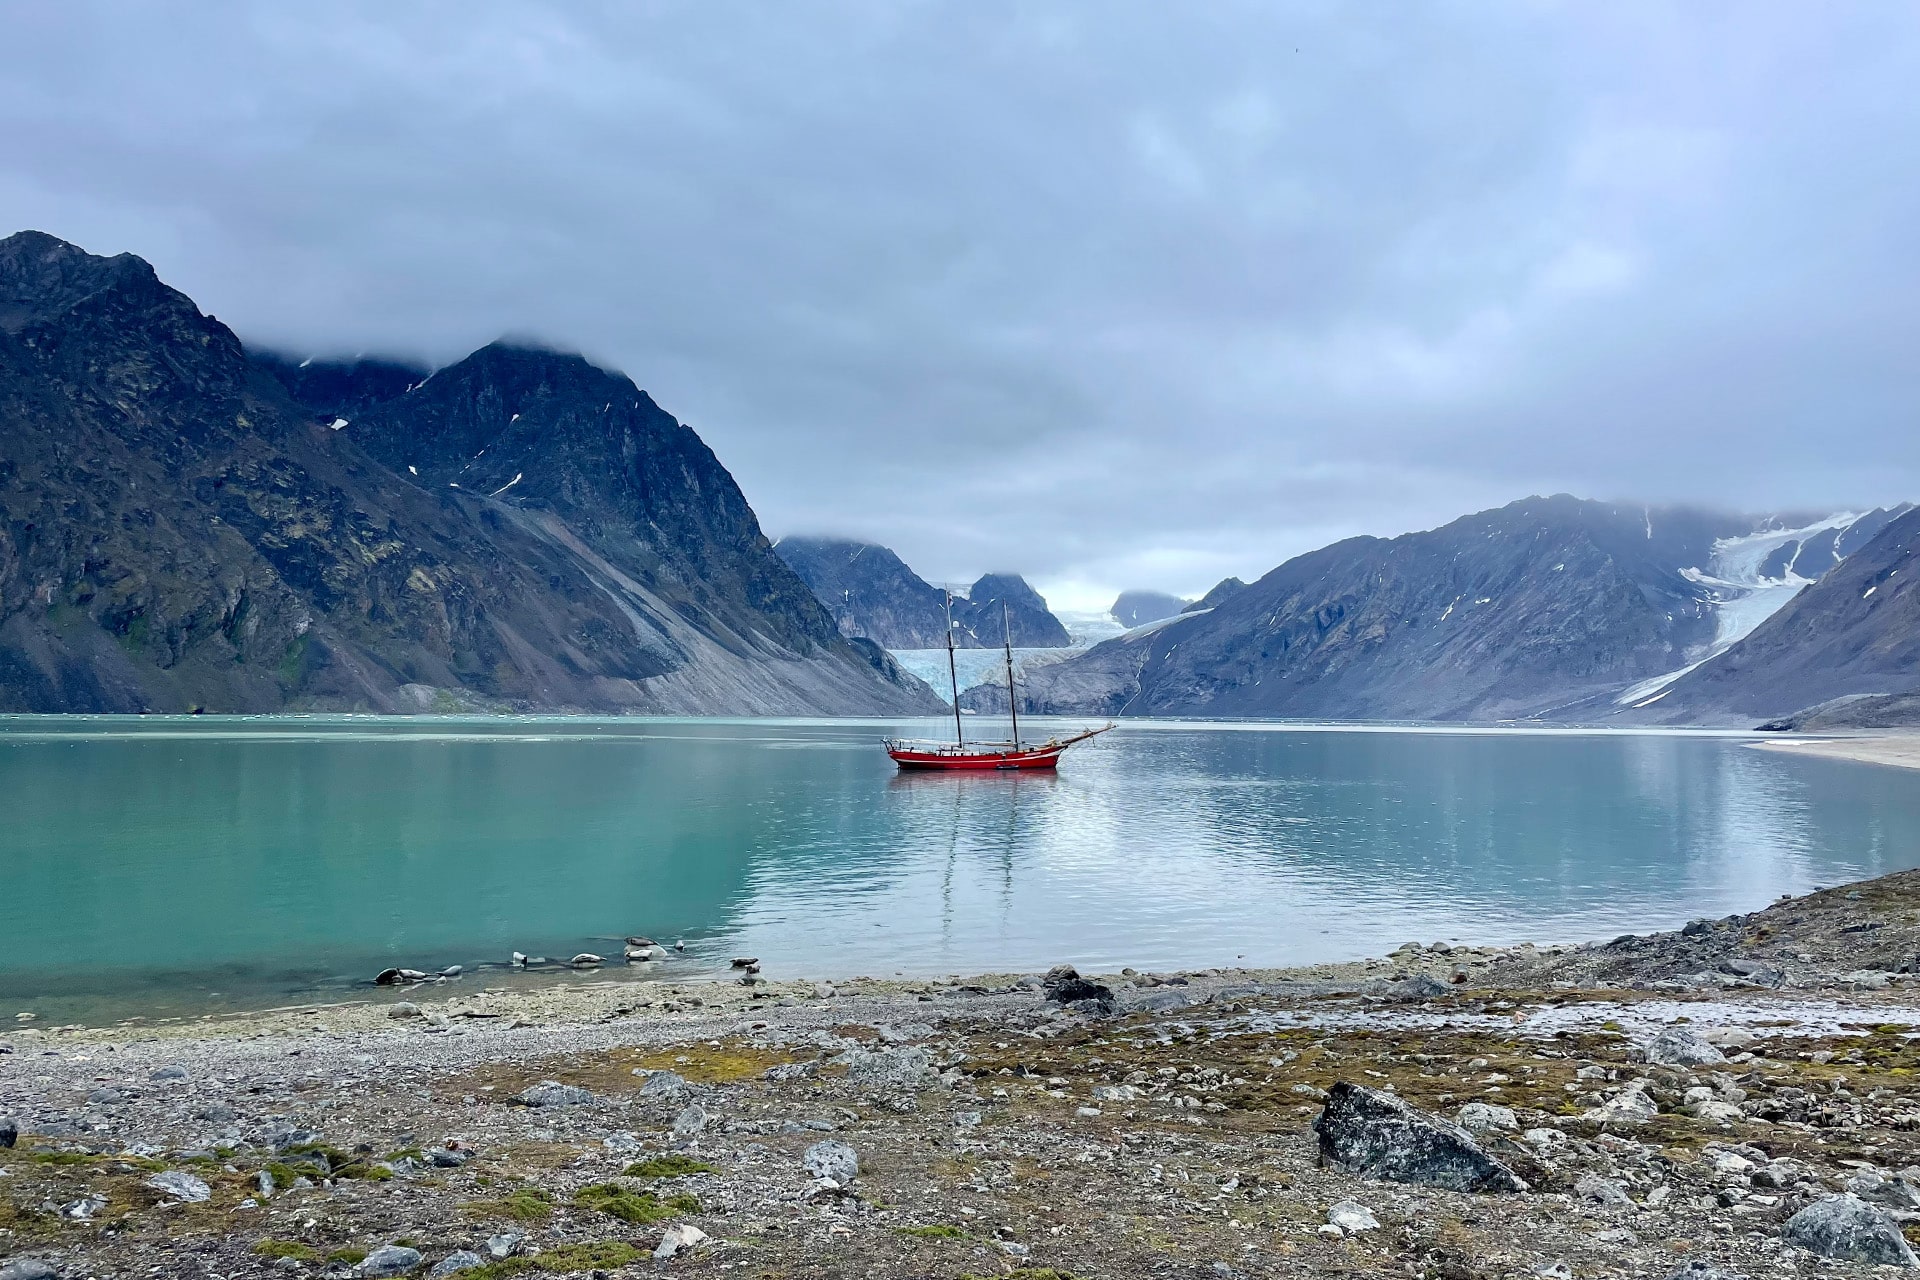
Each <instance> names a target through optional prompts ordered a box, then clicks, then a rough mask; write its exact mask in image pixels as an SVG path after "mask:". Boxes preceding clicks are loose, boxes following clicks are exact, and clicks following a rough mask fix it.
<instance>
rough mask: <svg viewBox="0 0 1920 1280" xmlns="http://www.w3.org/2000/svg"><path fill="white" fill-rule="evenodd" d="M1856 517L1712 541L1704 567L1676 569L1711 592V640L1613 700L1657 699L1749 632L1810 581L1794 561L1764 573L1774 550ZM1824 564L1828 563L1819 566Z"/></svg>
mask: <svg viewBox="0 0 1920 1280" xmlns="http://www.w3.org/2000/svg"><path fill="white" fill-rule="evenodd" d="M1859 518H1860V515H1859V513H1858V512H1854V511H1842V512H1838V513H1836V514H1834V515H1830V516H1828V517H1826V518H1825V519H1824V520H1816V521H1814V522H1813V523H1812V524H1809V525H1804V526H1802V527H1800V528H1798V529H1762V530H1759V531H1757V532H1754V533H1749V534H1743V535H1742V536H1740V537H1737V538H1721V539H1720V540H1719V541H1717V542H1715V543H1714V544H1713V555H1712V557H1711V558H1710V559H1709V560H1708V561H1707V568H1706V569H1691V568H1690V569H1682V570H1681V571H1680V574H1681V576H1682V577H1684V578H1686V579H1687V580H1688V581H1689V582H1694V583H1697V584H1699V585H1700V586H1702V587H1705V588H1707V589H1708V591H1710V592H1711V593H1712V595H1713V601H1714V604H1713V609H1714V624H1715V625H1714V635H1713V644H1712V645H1711V646H1710V647H1709V648H1708V649H1707V651H1706V652H1705V653H1702V654H1699V655H1698V656H1697V657H1695V659H1694V660H1693V661H1692V662H1689V663H1688V664H1687V665H1686V666H1684V667H1681V668H1680V669H1679V670H1678V671H1669V672H1668V673H1667V674H1665V675H1662V676H1655V677H1653V678H1652V679H1651V680H1642V681H1640V682H1639V683H1638V684H1635V685H1632V686H1630V687H1629V688H1627V689H1626V690H1625V691H1623V692H1622V693H1621V694H1620V695H1619V696H1618V697H1616V698H1615V699H1614V702H1615V704H1616V705H1619V706H1625V707H1642V706H1649V705H1651V704H1652V703H1654V702H1657V701H1658V700H1659V699H1660V698H1662V697H1664V696H1665V695H1664V694H1663V693H1662V692H1661V691H1662V690H1664V689H1665V688H1666V687H1667V686H1668V685H1670V684H1672V683H1673V682H1674V681H1675V680H1678V679H1679V678H1680V677H1681V676H1683V675H1685V674H1687V672H1689V671H1692V670H1693V669H1694V668H1695V667H1697V666H1699V665H1700V664H1701V663H1703V662H1706V661H1708V660H1709V659H1712V658H1715V657H1718V656H1719V655H1720V654H1722V653H1724V652H1726V651H1727V650H1728V649H1730V648H1732V647H1733V646H1734V645H1735V644H1736V643H1738V642H1739V641H1741V640H1744V639H1745V638H1746V637H1747V636H1749V635H1751V634H1752V633H1753V630H1754V628H1755V627H1758V626H1759V625H1760V624H1761V623H1763V622H1765V621H1766V620H1767V619H1768V618H1770V617H1772V616H1773V615H1774V614H1776V613H1778V612H1779V611H1780V610H1781V609H1783V608H1785V607H1786V605H1787V602H1788V601H1790V600H1792V599H1793V598H1794V597H1795V596H1797V595H1799V594H1800V592H1801V590H1802V589H1803V588H1804V587H1806V586H1807V585H1808V584H1809V583H1811V582H1812V581H1813V579H1812V578H1803V577H1801V576H1800V575H1799V574H1798V573H1796V572H1795V569H1796V568H1797V567H1798V564H1797V561H1796V562H1793V563H1789V564H1788V565H1787V567H1786V568H1785V569H1784V570H1783V571H1782V572H1781V574H1780V576H1778V577H1770V576H1767V574H1766V568H1767V562H1768V561H1769V560H1770V559H1773V558H1775V557H1774V553H1775V552H1776V551H1779V550H1780V549H1781V548H1782V547H1785V546H1786V545H1787V544H1789V543H1805V542H1807V541H1808V540H1809V539H1811V538H1814V537H1816V536H1817V535H1819V534H1822V533H1828V532H1837V531H1841V530H1845V529H1847V528H1848V527H1849V526H1851V525H1852V524H1853V522H1854V521H1856V520H1858V519H1859ZM1826 567H1830V564H1829V565H1823V566H1822V568H1823V569H1824V568H1826Z"/></svg>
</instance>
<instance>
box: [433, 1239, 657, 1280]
mask: <svg viewBox="0 0 1920 1280" xmlns="http://www.w3.org/2000/svg"><path fill="white" fill-rule="evenodd" d="M646 1256H647V1251H646V1250H644V1249H636V1248H635V1247H634V1246H632V1245H630V1244H628V1243H626V1242H625V1241H624V1240H600V1241H596V1242H594V1243H593V1244H566V1245H561V1246H560V1247H559V1248H557V1249H548V1250H547V1251H546V1252H544V1253H541V1254H540V1255H538V1256H537V1257H531V1258H527V1257H520V1258H504V1259H502V1260H501V1261H499V1262H487V1263H483V1264H481V1265H480V1266H477V1267H475V1268H473V1269H472V1270H470V1271H462V1272H461V1273H460V1277H461V1280H507V1277H509V1276H519V1275H525V1274H526V1273H527V1272H529V1271H547V1272H575V1273H577V1272H582V1271H611V1270H613V1269H615V1268H617V1267H625V1266H631V1265H632V1264H634V1263H636V1262H639V1261H641V1260H642V1259H644V1258H645V1257H646Z"/></svg>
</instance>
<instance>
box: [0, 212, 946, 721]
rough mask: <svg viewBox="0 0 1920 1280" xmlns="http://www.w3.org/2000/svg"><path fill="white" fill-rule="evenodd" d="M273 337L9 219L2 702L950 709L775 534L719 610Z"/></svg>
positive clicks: (5, 248) (3, 322)
mask: <svg viewBox="0 0 1920 1280" xmlns="http://www.w3.org/2000/svg"><path fill="white" fill-rule="evenodd" d="M285 363H286V362H285V361H276V359H275V358H273V357H268V358H266V359H263V360H261V361H259V362H256V361H255V360H254V359H253V358H252V356H251V355H250V353H249V352H248V351H247V350H246V348H245V346H244V344H242V343H241V341H240V340H239V338H238V337H237V336H236V335H234V334H233V332H232V331H231V330H230V329H228V328H227V327H226V326H225V325H223V324H221V323H220V322H219V321H218V320H216V319H214V318H212V317H211V316H207V315H204V314H203V313H202V312H201V311H200V310H199V309H198V308H197V307H196V306H194V304H193V302H192V300H191V299H189V298H187V297H186V295H184V294H182V293H180V292H179V291H177V290H174V289H172V288H170V287H169V286H167V285H165V284H164V283H162V282H161V281H160V279H159V277H158V275H157V274H156V273H155V272H154V271H153V269H152V267H151V266H150V265H149V264H147V263H146V262H145V261H144V260H142V259H139V258H137V257H134V256H133V255H129V254H123V255H119V256H118V257H115V258H100V257H96V256H95V255H91V254H88V253H86V252H85V251H84V250H81V249H79V248H78V247H77V246H73V245H70V244H67V243H66V242H65V241H61V240H59V239H57V238H56V237H53V236H48V235H46V234H44V233H39V232H28V233H20V234H17V235H14V236H10V237H7V238H6V239H4V240H0V423H4V433H3V434H0V512H4V513H5V521H4V524H0V707H5V708H7V709H12V710H31V711H63V710H86V711H149V710H162V711H165V710H176V711H186V710H203V709H204V710H214V711H222V710H230V711H276V710H285V709H316V710H317V709H341V710H356V709H357V710H376V711H410V710H421V709H431V708H434V707H441V708H459V707H498V708H508V709H579V710H600V711H697V710H711V711H755V710H775V709H778V710H781V711H783V712H784V713H789V714H799V713H806V712H815V713H817V712H821V711H838V710H857V711H862V712H867V713H902V712H908V713H911V712H919V711H926V710H937V708H938V705H939V704H938V700H937V699H935V698H934V697H933V695H932V694H931V691H929V690H926V689H925V687H924V686H923V685H920V684H919V682H917V681H915V680H913V679H912V678H911V677H908V676H906V675H905V674H904V673H903V672H901V671H900V670H899V669H898V667H897V666H896V665H894V664H892V663H891V662H890V660H888V659H887V658H886V657H885V655H884V654H881V653H879V652H878V651H877V650H874V649H873V648H872V646H867V647H865V648H861V647H859V646H856V645H851V644H849V643H848V642H846V641H844V640H842V639H841V638H840V637H839V636H838V635H837V633H836V632H835V631H834V630H833V628H832V625H831V622H830V620H829V619H827V618H826V616H825V615H824V612H823V611H821V610H820V609H819V608H818V606H817V604H816V603H815V602H814V601H813V600H812V598H811V596H810V595H808V594H807V593H806V592H805V590H804V588H802V587H801V586H800V585H799V584H798V583H797V581H796V580H793V579H792V578H791V575H790V574H788V573H787V571H786V569H785V567H784V565H781V564H780V562H779V561H778V560H777V559H775V558H774V557H773V556H772V554H771V549H770V547H769V546H767V545H766V544H765V539H764V538H760V539H759V545H758V548H757V550H756V548H755V546H754V545H753V544H752V543H751V540H750V539H746V538H745V537H744V535H743V537H742V539H737V540H736V545H737V546H738V547H740V548H742V550H741V551H740V555H741V557H742V563H741V565H739V566H737V568H739V573H738V574H736V575H735V576H736V577H737V578H740V579H743V580H750V579H751V578H752V577H753V576H754V575H755V574H761V575H765V576H767V577H768V579H769V581H770V582H771V584H772V591H771V595H772V596H776V597H778V603H779V605H780V608H781V610H782V612H781V613H780V615H779V616H772V615H769V616H767V617H766V619H765V624H764V625H763V626H757V627H756V626H752V625H748V626H745V627H744V628H740V627H731V628H728V629H726V630H725V632H724V634H723V632H722V629H721V628H718V627H711V626H708V625H707V623H706V622H705V621H704V619H702V618H701V617H700V616H698V609H697V601H696V602H694V605H695V606H696V607H694V608H691V609H690V608H689V607H688V603H689V602H688V601H687V600H686V599H683V598H682V597H683V596H685V595H687V594H689V593H685V592H683V593H681V594H680V595H675V594H674V593H672V592H666V593H664V594H662V593H654V594H653V595H652V597H651V598H648V593H647V592H646V591H645V590H644V589H642V590H637V591H636V590H629V589H628V588H627V587H626V586H623V585H621V584H620V583H618V582H615V581H611V580H610V575H609V574H608V573H607V572H606V571H607V570H613V571H614V573H615V574H618V573H620V572H622V570H621V569H620V567H619V566H618V565H617V564H615V563H613V562H612V561H611V560H609V559H608V558H606V557H604V556H602V557H599V559H598V561H597V562H596V560H595V558H594V557H593V556H591V555H585V554H582V549H581V547H579V546H573V545H569V537H570V536H573V535H571V531H570V530H567V529H565V527H564V521H563V520H559V519H558V517H557V516H556V515H555V514H554V513H552V512H548V511H539V510H532V509H528V508H523V507H521V506H519V505H517V504H515V503H510V502H502V501H499V500H497V499H493V498H488V497H486V496H481V495H466V494H461V493H458V492H456V491H449V490H445V489H443V490H440V491H438V492H433V491H430V490H429V489H427V488H425V487H423V486H422V485H420V484H418V483H416V478H415V477H410V476H405V475H403V474H398V473H396V472H395V471H393V470H392V469H390V468H388V467H386V466H384V465H382V463H381V462H380V461H379V460H378V459H377V458H376V457H375V456H374V455H373V453H371V452H370V451H368V450H367V449H365V448H363V447H362V446H361V444H360V442H359V440H358V439H357V435H358V434H359V433H357V432H355V431H353V430H351V429H350V426H351V424H350V423H347V422H342V421H341V420H340V419H339V417H337V416H335V415H332V414H328V413H324V412H316V411H314V410H313V409H312V408H311V407H310V406H307V405H302V404H301V403H299V402H298V401H296V400H295V399H294V397H293V395H292V394H291V393H290V392H289V390H288V388H287V386H286V384H285V383H284V382H282V381H281V378H280V376H279V375H280V374H281V373H283V372H284V369H282V368H280V367H279V366H281V365H284V364H285ZM308 368H309V369H311V368H312V365H311V364H309V365H308ZM629 385H630V384H629ZM402 394H404V393H402ZM384 403H388V404H391V403H392V399H391V397H389V399H388V400H386V401H385V402H384ZM689 434H690V433H689ZM702 448H704V446H702ZM706 457H707V458H709V459H710V458H711V455H710V453H709V454H707V455H706ZM711 465H712V468H713V470H712V471H710V472H706V473H704V474H703V477H702V478H703V479H704V481H705V482H706V483H707V484H708V486H709V488H711V489H713V490H715V491H718V490H722V489H726V488H729V487H730V488H732V490H733V493H735V494H737V492H738V490H737V486H733V485H732V480H731V477H728V476H725V471H724V468H721V467H719V464H718V462H717V460H714V461H713V462H712V464H711ZM722 505H725V504H722ZM739 506H740V508H741V509H744V510H746V517H745V518H746V520H747V521H748V522H751V511H750V509H745V504H744V498H742V499H740V501H739ZM556 526H557V527H556ZM751 529H752V533H753V535H754V536H756V537H757V536H758V527H757V523H753V524H751ZM573 540H574V541H575V542H578V541H579V539H578V538H577V536H573ZM589 550H590V549H589ZM755 557H757V561H756V562H753V563H748V562H749V561H754V560H755ZM782 578H784V579H785V582H784V584H783V583H782V582H781V581H780V579H782ZM635 583H636V585H638V586H639V587H642V588H644V584H643V583H638V581H637V579H635ZM782 591H784V594H782ZM694 594H697V593H694ZM725 603H726V604H728V606H729V609H728V610H727V615H728V617H729V618H730V619H732V620H736V621H737V620H738V619H739V618H740V617H742V616H743V612H744V613H745V614H751V613H752V612H753V609H754V608H755V607H756V605H755V602H754V601H752V600H745V601H736V600H731V599H730V600H728V601H726V602H725ZM711 612H714V613H718V612H720V611H719V610H717V609H716V610H712V611H711ZM690 615H692V616H690ZM649 629H650V630H651V632H652V633H654V634H656V635H658V636H660V637H662V638H663V642H662V643H660V644H657V645H654V646H652V647H648V646H645V645H643V644H641V643H636V641H637V639H639V638H640V637H641V636H642V635H643V634H645V633H647V632H648V631H649ZM783 641H785V642H786V643H783Z"/></svg>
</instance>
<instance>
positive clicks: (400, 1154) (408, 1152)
mask: <svg viewBox="0 0 1920 1280" xmlns="http://www.w3.org/2000/svg"><path fill="white" fill-rule="evenodd" d="M384 1158H385V1160H386V1162H387V1163H388V1164H399V1163H400V1162H401V1161H402V1160H423V1159H425V1158H426V1157H425V1156H423V1155H422V1154H421V1152H420V1148H418V1147H402V1148H400V1149H399V1150H398V1151H389V1152H387V1154H386V1156H385V1157H384Z"/></svg>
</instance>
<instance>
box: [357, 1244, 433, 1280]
mask: <svg viewBox="0 0 1920 1280" xmlns="http://www.w3.org/2000/svg"><path fill="white" fill-rule="evenodd" d="M419 1265H420V1251H419V1250H418V1249H409V1248H407V1246H405V1245H403V1244H383V1245H381V1246H380V1247H379V1248H378V1249H375V1250H374V1251H373V1252H372V1253H370V1254H368V1255H367V1256H366V1257H365V1258H364V1259H362V1261H361V1263H360V1274H361V1275H363V1276H379V1277H388V1276H404V1275H410V1274H411V1273H412V1272H413V1269H414V1268H415V1267H417V1266H419Z"/></svg>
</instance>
